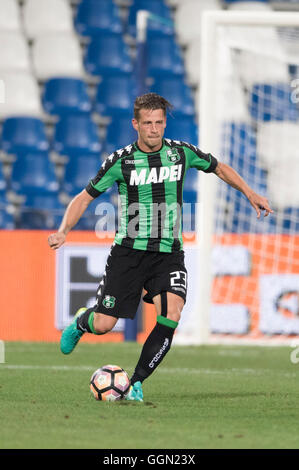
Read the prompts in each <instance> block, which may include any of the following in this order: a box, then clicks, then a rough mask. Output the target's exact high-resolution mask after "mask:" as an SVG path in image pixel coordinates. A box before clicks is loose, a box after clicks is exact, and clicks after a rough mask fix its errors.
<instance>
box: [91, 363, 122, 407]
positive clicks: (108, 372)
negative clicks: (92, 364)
mask: <svg viewBox="0 0 299 470" xmlns="http://www.w3.org/2000/svg"><path fill="white" fill-rule="evenodd" d="M129 388H130V379H129V376H128V374H127V372H126V371H125V370H124V369H122V368H121V367H119V366H115V365H107V366H103V367H101V368H99V369H97V370H96V371H95V372H94V373H93V374H92V376H91V379H90V390H91V393H92V394H93V396H94V398H95V399H96V400H102V401H116V400H122V399H123V398H125V397H126V395H127V394H128V392H129Z"/></svg>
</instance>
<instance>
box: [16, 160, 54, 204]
mask: <svg viewBox="0 0 299 470" xmlns="http://www.w3.org/2000/svg"><path fill="white" fill-rule="evenodd" d="M10 189H11V190H12V191H13V192H14V193H16V194H18V195H26V194H32V193H38V194H40V193H53V192H55V193H56V192H57V191H58V189H59V185H58V180H57V177H56V173H55V167H54V164H53V163H52V162H51V160H50V159H49V156H48V154H47V153H45V152H43V153H37V152H34V153H26V154H24V155H18V158H17V159H16V161H15V162H14V163H13V167H12V173H11V181H10Z"/></svg>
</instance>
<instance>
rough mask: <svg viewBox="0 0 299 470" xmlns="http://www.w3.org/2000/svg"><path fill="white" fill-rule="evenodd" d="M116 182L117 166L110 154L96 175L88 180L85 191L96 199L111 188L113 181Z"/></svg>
mask: <svg viewBox="0 0 299 470" xmlns="http://www.w3.org/2000/svg"><path fill="white" fill-rule="evenodd" d="M118 180H119V164H118V160H116V159H115V158H114V156H113V154H112V155H110V156H109V157H108V158H106V160H105V161H104V163H103V164H102V166H101V168H100V169H99V171H98V173H97V175H96V176H95V177H94V178H92V179H91V180H90V182H89V183H88V185H87V186H86V188H85V190H86V191H87V192H88V194H89V195H90V196H92V197H93V198H96V197H98V196H100V195H101V194H102V193H104V192H105V191H106V190H107V189H108V188H110V187H111V186H113V184H114V183H115V181H118Z"/></svg>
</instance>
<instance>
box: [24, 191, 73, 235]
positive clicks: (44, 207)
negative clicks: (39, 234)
mask: <svg viewBox="0 0 299 470" xmlns="http://www.w3.org/2000/svg"><path fill="white" fill-rule="evenodd" d="M64 211H65V207H64V205H63V204H62V203H61V201H60V199H59V196H58V193H57V192H54V193H44V194H39V193H36V194H27V196H26V200H25V201H24V203H23V205H22V207H21V214H20V220H19V221H18V228H23V229H35V230H57V229H58V227H59V225H60V223H61V221H62V217H63V214H64Z"/></svg>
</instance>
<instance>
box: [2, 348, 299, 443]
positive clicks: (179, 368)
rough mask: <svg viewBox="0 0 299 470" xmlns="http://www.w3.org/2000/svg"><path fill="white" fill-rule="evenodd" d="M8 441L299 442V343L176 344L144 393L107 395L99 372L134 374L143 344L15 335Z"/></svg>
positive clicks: (8, 383)
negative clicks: (121, 397) (72, 342)
mask: <svg viewBox="0 0 299 470" xmlns="http://www.w3.org/2000/svg"><path fill="white" fill-rule="evenodd" d="M5 346H6V349H5V354H6V357H5V359H6V362H5V363H4V364H0V421H1V430H0V448H2V449H60V448H63V449H91V448H94V449H141V448H143V449H238V448H243V449H274V448H276V449H298V448H299V437H298V422H299V373H298V368H299V364H293V363H292V362H291V360H290V354H291V352H292V349H291V348H290V347H277V348H273V347H246V346H201V347H183V346H173V348H172V350H171V351H170V353H169V354H168V355H167V356H166V358H165V359H164V361H163V363H162V364H161V365H160V366H159V368H158V369H157V370H156V371H155V372H154V373H153V375H152V376H151V377H150V378H149V379H148V380H147V381H146V382H144V386H143V389H144V397H145V401H144V403H135V402H126V401H120V402H114V403H111V402H110V403H109V402H98V401H96V400H95V399H94V398H93V397H92V395H91V393H90V391H89V379H90V376H91V374H92V372H93V371H94V370H95V369H97V368H98V367H100V366H102V365H105V364H117V365H120V366H122V367H124V368H125V369H126V370H127V371H128V373H129V374H131V373H132V371H133V368H134V366H135V364H136V361H137V358H138V356H139V352H140V349H141V345H139V344H135V343H120V344H98V345H89V344H79V345H78V346H77V348H76V350H75V351H74V352H73V353H72V354H71V355H70V356H63V355H62V354H61V353H60V351H59V346H58V345H57V344H48V343H6V345H5Z"/></svg>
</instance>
